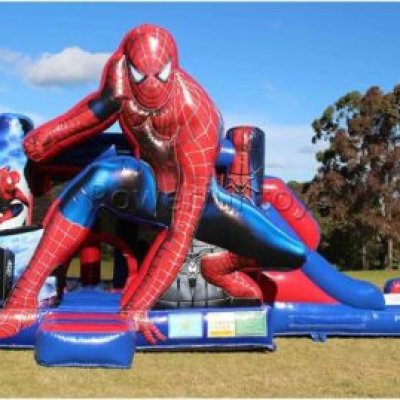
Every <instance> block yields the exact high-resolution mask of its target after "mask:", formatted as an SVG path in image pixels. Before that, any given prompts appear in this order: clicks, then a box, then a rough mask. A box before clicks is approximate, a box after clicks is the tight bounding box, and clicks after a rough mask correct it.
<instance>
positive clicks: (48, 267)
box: [0, 209, 89, 337]
mask: <svg viewBox="0 0 400 400" xmlns="http://www.w3.org/2000/svg"><path fill="white" fill-rule="evenodd" d="M49 220H50V221H51V222H50V223H48V225H47V226H46V228H45V230H44V234H43V237H42V239H41V241H40V243H39V246H38V247H37V249H36V251H35V254H34V256H33V258H32V260H31V261H30V263H29V266H28V267H27V269H26V270H25V272H24V273H23V275H22V277H21V278H20V279H19V281H18V282H17V284H16V286H15V287H14V289H13V291H12V293H11V296H10V298H9V299H8V300H7V302H6V304H5V306H4V309H3V310H2V312H1V313H0V337H9V336H12V335H15V334H16V333H18V332H19V331H20V330H21V329H22V328H24V327H26V326H29V325H31V324H32V323H33V322H34V321H35V320H36V317H37V308H38V303H37V297H38V294H39V291H40V289H41V287H42V286H43V284H44V281H45V280H46V278H47V277H48V276H49V275H50V274H51V273H52V271H53V270H54V269H55V268H56V267H58V266H59V265H61V264H63V263H64V262H65V261H66V260H69V259H70V258H71V257H72V256H73V254H74V253H75V251H76V250H77V248H78V247H79V245H80V243H82V242H83V240H84V239H85V238H86V237H87V236H88V234H89V229H88V228H86V227H84V226H80V225H78V224H75V223H73V222H71V221H69V220H68V219H66V218H65V217H64V216H63V215H62V213H60V212H59V210H57V209H54V211H53V213H52V215H51V219H49Z"/></svg>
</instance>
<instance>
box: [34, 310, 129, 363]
mask: <svg viewBox="0 0 400 400" xmlns="http://www.w3.org/2000/svg"><path fill="white" fill-rule="evenodd" d="M134 353H135V334H134V332H133V330H132V329H131V327H130V326H129V324H128V323H127V321H126V320H125V319H124V318H122V317H121V316H120V315H118V314H111V313H54V314H49V315H47V316H45V317H44V318H43V320H42V322H41V324H40V325H39V328H38V331H37V334H36V345H35V357H36V360H37V362H38V363H39V364H40V365H43V366H52V367H54V366H58V367H67V366H71V367H108V368H130V367H131V365H132V360H133V357H134Z"/></svg>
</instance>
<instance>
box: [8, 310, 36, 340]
mask: <svg viewBox="0 0 400 400" xmlns="http://www.w3.org/2000/svg"><path fill="white" fill-rule="evenodd" d="M36 318H37V308H35V309H27V308H24V309H17V308H14V307H12V308H11V307H10V308H7V309H3V310H2V311H0V339H4V338H8V337H11V336H14V335H16V334H17V333H18V332H19V331H21V330H22V329H24V328H27V327H28V326H31V325H32V324H33V323H34V322H35V321H36Z"/></svg>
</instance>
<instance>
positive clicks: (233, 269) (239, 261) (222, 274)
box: [201, 251, 263, 302]
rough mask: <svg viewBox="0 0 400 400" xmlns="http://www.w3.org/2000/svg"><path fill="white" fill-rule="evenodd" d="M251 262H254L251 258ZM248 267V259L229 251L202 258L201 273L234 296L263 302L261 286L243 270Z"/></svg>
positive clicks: (210, 281)
mask: <svg viewBox="0 0 400 400" xmlns="http://www.w3.org/2000/svg"><path fill="white" fill-rule="evenodd" d="M249 263H251V264H253V262H252V261H250V260H249ZM246 267H248V265H247V260H246V259H244V258H243V257H239V256H237V255H236V254H233V253H230V252H228V251H226V252H222V253H214V254H208V255H206V256H204V257H203V259H202V260H201V273H202V274H203V277H204V278H205V279H206V280H207V281H208V282H209V283H212V284H213V285H216V286H219V287H220V288H222V289H224V290H225V291H226V292H227V293H228V294H229V295H230V296H232V297H236V298H246V299H257V300H259V301H260V302H262V298H263V295H262V291H261V289H260V287H259V286H258V285H257V283H256V282H254V281H253V279H251V278H250V277H249V276H248V275H247V274H246V273H244V272H242V271H241V270H242V269H243V268H246Z"/></svg>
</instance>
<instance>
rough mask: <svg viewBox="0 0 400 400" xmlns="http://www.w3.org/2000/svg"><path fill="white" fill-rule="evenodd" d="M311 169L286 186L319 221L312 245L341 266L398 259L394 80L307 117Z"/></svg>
mask: <svg viewBox="0 0 400 400" xmlns="http://www.w3.org/2000/svg"><path fill="white" fill-rule="evenodd" d="M312 127H313V131H314V134H313V137H312V143H314V144H316V143H317V142H323V143H325V146H324V150H322V151H320V152H318V153H317V154H316V157H317V160H318V162H319V165H320V166H319V168H318V171H317V173H316V175H315V177H314V178H313V179H312V180H311V181H310V182H306V183H298V182H290V186H291V187H292V188H293V189H294V190H295V192H296V193H297V194H298V195H299V196H300V197H301V198H302V199H303V200H304V201H305V203H306V204H307V205H308V206H309V207H310V208H311V211H312V212H313V213H314V215H315V216H316V218H317V219H318V221H319V223H320V226H321V233H322V240H321V245H320V249H319V250H320V251H321V252H322V254H324V256H326V257H327V258H328V259H329V260H330V261H331V262H333V263H335V264H337V265H338V266H340V267H342V268H348V269H358V268H363V269H369V268H393V267H397V264H398V263H399V262H400V251H399V248H398V247H399V241H400V85H398V86H396V87H394V89H393V90H392V91H390V92H387V93H384V92H383V90H382V89H380V88H379V87H376V86H374V87H371V88H370V89H368V90H367V91H366V93H360V92H358V91H353V92H350V93H347V94H346V95H344V96H343V97H341V98H339V99H338V100H337V101H336V102H335V103H334V104H333V105H331V106H329V107H328V108H326V110H325V111H324V112H323V113H322V115H321V117H320V118H318V119H315V120H314V122H313V123H312Z"/></svg>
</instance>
